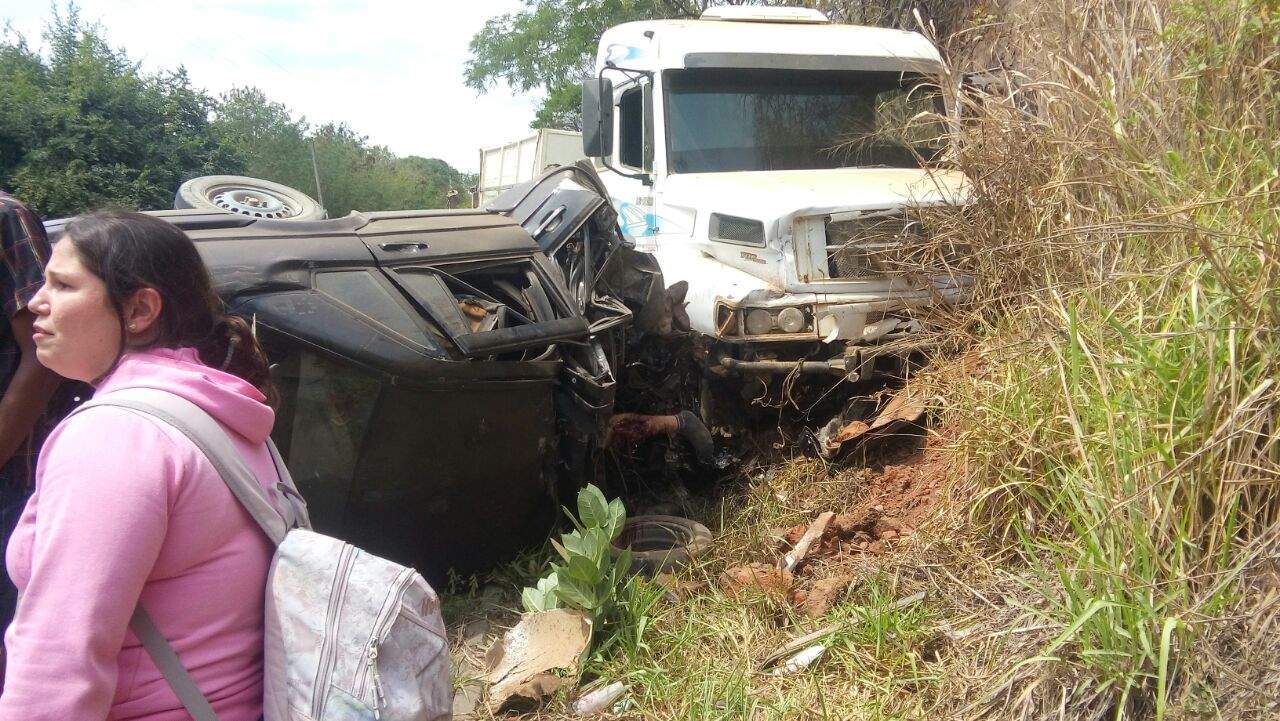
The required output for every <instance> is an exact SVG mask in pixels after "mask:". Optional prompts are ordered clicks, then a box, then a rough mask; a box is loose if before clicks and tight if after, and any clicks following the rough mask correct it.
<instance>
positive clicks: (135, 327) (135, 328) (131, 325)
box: [129, 323, 138, 333]
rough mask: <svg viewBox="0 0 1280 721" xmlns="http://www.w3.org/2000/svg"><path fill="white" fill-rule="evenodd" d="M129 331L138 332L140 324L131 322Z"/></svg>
mask: <svg viewBox="0 0 1280 721" xmlns="http://www.w3.org/2000/svg"><path fill="white" fill-rule="evenodd" d="M129 332H130V333H137V332H138V324H137V323H130V324H129Z"/></svg>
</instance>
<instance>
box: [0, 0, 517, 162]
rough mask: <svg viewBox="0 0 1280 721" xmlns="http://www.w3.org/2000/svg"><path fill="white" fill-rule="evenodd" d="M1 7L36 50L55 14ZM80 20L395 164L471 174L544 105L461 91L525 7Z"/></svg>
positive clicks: (479, 4) (384, 6)
mask: <svg viewBox="0 0 1280 721" xmlns="http://www.w3.org/2000/svg"><path fill="white" fill-rule="evenodd" d="M19 1H20V0H0V19H6V20H10V21H11V22H12V23H13V26H14V27H15V28H16V29H17V30H18V31H19V32H21V33H23V34H24V35H25V36H26V37H27V39H28V41H29V42H30V43H31V44H32V45H33V46H38V45H39V44H40V41H39V38H40V34H41V31H42V28H43V26H44V23H45V22H47V21H48V19H49V17H50V11H49V6H48V5H46V4H44V3H39V2H22V3H21V4H19ZM78 4H79V5H80V8H81V17H82V18H83V19H84V20H86V21H89V22H94V21H96V22H99V23H101V25H102V28H103V30H104V31H105V35H106V36H107V39H108V40H109V42H110V43H111V44H112V45H114V46H116V47H123V48H124V49H125V50H126V51H127V52H128V54H129V56H130V58H132V59H133V60H135V61H140V62H142V64H143V67H144V68H146V69H149V70H156V69H163V68H176V67H177V66H179V65H183V66H185V67H186V68H187V72H188V73H189V74H190V76H191V80H192V83H193V84H194V85H196V86H198V87H203V88H205V89H206V90H208V91H209V92H211V93H214V94H217V93H222V92H225V91H227V90H230V89H231V88H233V87H237V86H248V85H252V86H256V87H258V88H261V89H262V90H263V92H265V93H266V94H267V96H268V97H270V98H271V99H272V100H275V101H277V102H281V103H284V104H285V105H286V106H288V107H289V108H290V109H291V110H293V111H294V113H295V114H297V115H301V116H305V117H306V118H307V120H308V121H310V122H311V123H313V124H319V123H326V122H346V123H347V124H348V125H350V126H351V127H352V128H353V129H354V130H355V131H356V132H359V133H361V134H363V135H366V136H368V137H369V140H370V141H371V142H373V143H376V144H379V145H386V146H387V147H389V148H391V150H392V151H393V152H395V153H396V154H397V155H423V156H426V157H438V158H443V159H444V160H446V161H448V162H449V163H450V164H451V165H453V166H454V167H457V168H459V169H460V170H466V171H470V172H474V171H475V170H476V169H477V167H478V151H479V148H481V147H484V146H488V145H498V144H500V143H504V142H508V141H510V140H514V139H515V138H518V137H520V136H522V135H523V134H525V133H527V132H528V126H529V122H530V121H531V120H532V119H533V114H534V109H535V107H536V101H537V98H536V97H535V96H534V95H530V94H522V93H516V92H512V91H511V90H510V89H508V88H495V89H492V90H490V91H489V92H487V93H485V94H483V95H478V94H477V93H476V92H475V91H474V90H472V89H470V88H467V87H465V86H464V85H463V84H462V72H463V65H464V63H465V62H466V58H467V45H468V43H469V42H470V40H471V36H472V35H473V34H474V33H475V32H476V31H477V30H479V29H480V28H481V27H482V26H483V25H484V22H485V20H487V19H488V18H490V17H493V16H495V15H500V14H502V13H506V12H512V11H515V10H518V9H519V8H520V7H522V3H520V2H519V1H518V0H479V1H476V2H463V3H457V2H438V1H432V0H427V1H420V2H412V1H409V0H380V1H377V2H368V3H353V2H339V1H334V0H327V1H323V2H321V1H312V2H307V1H305V0H261V1H256V2H254V1H250V0H217V1H214V0H187V1H186V2H172V0H79V3H78Z"/></svg>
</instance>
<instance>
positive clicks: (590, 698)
mask: <svg viewBox="0 0 1280 721" xmlns="http://www.w3.org/2000/svg"><path fill="white" fill-rule="evenodd" d="M626 692H627V687H626V685H625V684H623V683H622V682H621V681H615V682H613V683H611V684H609V685H608V686H605V687H603V688H598V689H596V690H594V691H592V692H590V693H588V694H585V695H584V696H582V697H581V698H579V699H578V700H577V701H574V702H573V713H574V714H575V715H577V716H594V715H595V714H598V713H600V712H602V711H606V710H608V708H609V707H610V706H612V705H613V704H614V702H616V701H617V700H618V699H620V698H622V694H624V693H626Z"/></svg>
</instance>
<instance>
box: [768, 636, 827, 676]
mask: <svg viewBox="0 0 1280 721" xmlns="http://www.w3.org/2000/svg"><path fill="white" fill-rule="evenodd" d="M826 652H827V645H826V644H824V643H819V644H814V645H813V646H810V647H808V648H806V649H804V650H803V651H801V652H800V653H797V654H796V655H794V656H792V657H791V658H789V659H787V662H786V663H784V664H782V665H781V666H779V667H778V668H776V669H774V671H773V675H774V676H783V675H785V674H789V673H795V672H796V671H799V670H801V669H803V668H807V667H808V666H810V665H811V664H813V662H814V661H817V660H818V659H819V658H821V657H822V654H824V653H826Z"/></svg>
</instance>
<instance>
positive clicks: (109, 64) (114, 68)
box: [0, 6, 237, 215]
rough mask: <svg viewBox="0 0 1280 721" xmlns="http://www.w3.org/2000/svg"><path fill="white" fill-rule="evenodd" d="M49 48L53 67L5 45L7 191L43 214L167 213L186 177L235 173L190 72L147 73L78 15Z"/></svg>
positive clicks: (0, 175)
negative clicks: (111, 208)
mask: <svg viewBox="0 0 1280 721" xmlns="http://www.w3.org/2000/svg"><path fill="white" fill-rule="evenodd" d="M45 40H46V42H47V43H48V45H49V47H50V54H49V57H48V59H47V60H46V59H45V58H42V57H40V56H39V55H38V54H36V53H34V52H32V51H31V50H30V48H29V47H28V46H27V44H26V42H25V41H24V39H23V38H21V37H19V36H17V35H16V34H14V33H12V32H7V33H6V34H5V35H4V37H3V39H2V40H0V98H3V100H0V185H4V186H6V187H8V188H9V189H11V190H12V191H13V192H14V193H16V194H18V195H20V196H21V197H22V198H24V199H25V200H26V201H27V202H28V203H30V204H32V206H34V207H35V208H37V209H38V210H39V212H41V213H43V214H47V215H64V214H71V213H76V212H80V211H83V210H85V209H89V208H96V207H102V206H107V205H118V206H124V207H134V208H165V207H170V205H171V203H172V200H173V192H174V189H175V188H176V187H177V186H178V184H179V183H180V182H181V181H182V180H183V179H184V178H186V177H190V176H192V175H198V174H204V173H208V172H213V171H214V170H215V169H218V170H222V169H236V167H237V161H236V158H235V157H234V156H233V155H231V154H229V153H227V152H226V151H225V150H224V149H223V148H221V147H220V145H219V144H218V142H217V140H216V139H215V138H214V137H213V136H212V135H211V134H210V132H209V121H208V116H209V111H210V109H211V107H212V100H211V99H210V98H209V97H208V96H207V95H206V94H205V93H203V92H202V91H200V90H197V89H195V88H192V87H191V83H190V81H189V79H188V78H187V75H186V72H185V71H184V70H183V69H181V68H179V69H178V70H176V71H165V72H158V73H147V74H144V73H142V72H140V70H139V68H138V65H137V64H135V63H133V62H131V61H130V60H129V58H128V57H127V55H126V54H125V53H124V51H122V50H115V49H112V48H111V47H110V46H109V45H108V44H107V42H106V40H105V39H104V37H103V34H102V32H101V30H100V28H98V26H96V25H85V24H83V23H82V22H81V21H80V18H79V14H78V12H77V10H76V9H75V7H74V6H70V7H68V9H67V10H66V12H65V13H59V12H57V11H55V13H54V17H53V21H52V22H51V23H50V25H49V26H48V29H47V30H46V32H45Z"/></svg>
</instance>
